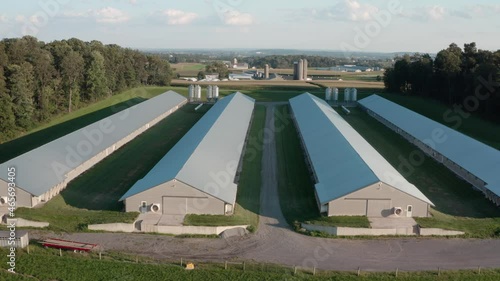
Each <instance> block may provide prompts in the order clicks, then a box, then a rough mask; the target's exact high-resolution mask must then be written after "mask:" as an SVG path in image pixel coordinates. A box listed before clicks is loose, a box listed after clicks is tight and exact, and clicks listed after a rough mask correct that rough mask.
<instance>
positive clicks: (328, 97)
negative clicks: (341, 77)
mask: <svg viewBox="0 0 500 281" xmlns="http://www.w3.org/2000/svg"><path fill="white" fill-rule="evenodd" d="M325 100H326V101H331V100H332V88H330V87H328V88H326V90H325Z"/></svg>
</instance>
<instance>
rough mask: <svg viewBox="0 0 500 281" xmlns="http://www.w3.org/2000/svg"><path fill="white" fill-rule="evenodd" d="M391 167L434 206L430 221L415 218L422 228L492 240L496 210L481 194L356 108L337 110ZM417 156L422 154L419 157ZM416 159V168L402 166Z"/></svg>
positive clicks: (497, 222) (498, 221) (499, 211)
mask: <svg viewBox="0 0 500 281" xmlns="http://www.w3.org/2000/svg"><path fill="white" fill-rule="evenodd" d="M338 112H339V114H341V115H342V116H343V117H344V118H345V120H346V121H347V122H348V123H349V124H350V125H351V126H353V127H354V129H356V130H357V131H358V132H359V133H360V134H361V135H362V136H363V138H365V139H366V140H367V141H368V142H369V143H370V144H371V145H372V146H373V147H374V148H375V149H376V150H377V151H378V152H379V153H380V154H381V155H382V156H383V157H384V158H385V159H386V160H387V161H389V163H390V164H391V165H393V166H394V167H395V168H396V169H397V170H398V171H399V172H400V173H401V174H402V175H403V176H404V177H405V178H406V179H407V180H408V181H409V182H411V183H413V184H414V185H415V186H417V188H419V189H420V190H421V191H422V192H423V193H424V194H425V195H426V196H427V197H428V198H429V199H430V200H431V201H432V202H433V203H434V204H435V205H436V207H435V208H434V209H431V213H432V214H433V215H434V217H433V218H419V219H417V222H418V223H420V224H421V226H422V227H436V228H445V229H452V230H461V231H465V232H466V233H467V235H469V236H470V237H477V238H487V237H496V236H497V235H498V229H499V228H500V219H498V217H500V209H499V208H497V207H496V206H494V204H492V203H491V202H490V201H488V200H486V199H485V198H484V196H483V195H482V193H480V192H478V191H475V190H474V189H472V188H471V185H470V184H468V183H466V182H465V181H463V180H461V179H460V178H458V177H457V176H455V174H453V173H452V172H451V171H449V170H448V169H447V168H446V167H445V166H443V165H441V164H439V163H438V162H436V161H434V160H433V159H431V158H429V157H427V156H423V155H424V154H423V153H421V152H420V150H419V149H418V148H416V147H415V146H413V145H412V144H410V143H409V142H407V141H406V140H405V139H404V138H403V137H401V136H399V135H398V134H397V133H395V132H393V131H392V130H390V129H388V128H387V127H386V126H384V125H383V124H381V123H380V122H378V121H377V120H375V119H373V118H371V117H370V116H369V115H368V114H366V113H365V112H363V111H362V110H360V109H352V110H351V114H349V115H345V114H344V113H343V112H342V111H338ZM418 155H422V158H420V157H419V156H418ZM411 157H414V159H418V160H419V162H420V163H419V165H408V164H405V163H412V161H413V162H415V161H414V160H411Z"/></svg>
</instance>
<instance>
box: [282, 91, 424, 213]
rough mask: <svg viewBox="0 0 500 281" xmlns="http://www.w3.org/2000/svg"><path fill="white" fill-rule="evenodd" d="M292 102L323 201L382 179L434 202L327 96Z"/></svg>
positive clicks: (304, 95) (403, 190) (301, 96)
mask: <svg viewBox="0 0 500 281" xmlns="http://www.w3.org/2000/svg"><path fill="white" fill-rule="evenodd" d="M290 105H291V107H292V110H293V114H294V116H295V120H296V122H297V126H298V129H299V131H300V133H301V135H302V137H303V140H304V145H305V148H306V150H307V153H308V155H309V157H310V159H311V162H312V166H313V169H314V171H315V174H316V177H317V179H318V182H317V183H316V184H315V188H316V193H317V195H318V198H319V201H320V204H326V203H328V202H330V201H332V200H335V199H337V198H340V197H342V196H345V195H348V194H350V193H353V192H355V191H357V190H360V189H362V188H364V187H367V186H369V185H372V184H375V183H378V182H384V183H386V184H388V185H390V186H392V187H394V188H396V189H399V190H401V191H402V192H405V193H407V194H409V195H411V196H413V197H416V198H418V199H420V200H422V201H424V202H427V203H429V204H432V202H431V201H430V200H429V199H428V198H427V197H426V196H425V195H424V194H423V193H422V192H421V191H420V190H419V189H418V188H416V187H415V186H414V185H413V184H411V183H409V182H408V181H407V180H406V179H405V178H404V177H403V176H402V175H401V174H399V172H398V171H397V170H396V169H395V168H394V167H392V166H391V165H390V164H389V162H387V160H385V158H384V157H382V155H380V154H379V153H378V152H377V151H376V150H375V149H374V148H373V147H372V146H371V145H370V144H369V143H368V142H367V141H366V140H365V139H364V138H363V137H361V135H360V134H359V133H358V132H357V131H356V130H354V128H352V127H351V126H350V125H349V124H348V123H347V122H346V121H345V120H344V119H343V118H342V117H341V116H340V115H339V114H338V113H337V112H336V111H335V110H334V109H333V108H332V107H331V106H330V105H328V104H327V103H326V102H325V101H324V100H322V99H320V98H318V97H315V96H313V95H311V94H309V93H306V94H303V95H300V96H298V97H295V98H293V99H291V100H290Z"/></svg>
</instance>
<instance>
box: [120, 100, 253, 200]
mask: <svg viewBox="0 0 500 281" xmlns="http://www.w3.org/2000/svg"><path fill="white" fill-rule="evenodd" d="M254 103H255V100H254V99H252V98H250V97H247V96H245V95H243V94H241V93H234V94H232V95H229V96H227V97H225V98H223V99H221V100H220V101H218V102H217V103H216V104H215V105H214V106H213V107H212V108H211V109H210V110H209V111H208V112H207V113H206V114H205V115H204V116H203V118H202V119H200V121H198V123H196V124H195V125H194V126H193V128H192V129H191V130H189V132H188V133H186V135H184V137H182V139H181V140H180V141H179V142H178V143H177V144H176V145H175V146H174V147H173V148H172V149H171V150H170V151H169V152H168V153H167V154H166V155H165V156H164V157H163V158H162V159H161V160H160V161H159V162H158V163H157V164H156V165H155V166H154V167H153V169H152V170H151V171H149V173H148V174H147V175H146V176H145V177H144V178H143V179H141V180H139V181H138V182H136V183H135V184H134V185H133V186H132V187H131V188H130V189H129V190H128V191H127V193H125V194H124V195H123V196H122V198H121V199H120V200H124V199H126V198H128V197H130V196H133V195H136V194H138V193H141V192H143V191H146V190H148V189H151V188H153V187H156V186H158V185H160V184H162V183H165V182H168V181H171V180H173V179H176V180H179V181H181V182H183V183H185V184H188V185H190V186H192V187H194V188H196V189H198V190H200V191H202V192H205V193H207V194H210V195H211V196H213V197H216V198H219V199H220V200H222V201H224V202H226V203H230V204H234V202H235V200H236V191H237V185H236V184H235V183H234V179H235V176H236V169H237V166H238V163H239V161H240V157H241V148H242V147H243V144H244V143H245V139H246V135H247V131H248V129H249V125H250V121H251V118H252V113H253V109H254Z"/></svg>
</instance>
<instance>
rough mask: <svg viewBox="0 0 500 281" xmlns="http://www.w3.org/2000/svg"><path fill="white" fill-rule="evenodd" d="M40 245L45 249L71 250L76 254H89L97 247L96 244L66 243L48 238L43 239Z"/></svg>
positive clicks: (66, 241)
mask: <svg viewBox="0 0 500 281" xmlns="http://www.w3.org/2000/svg"><path fill="white" fill-rule="evenodd" d="M42 245H43V246H45V247H51V248H56V249H63V250H71V251H74V252H75V253H76V252H81V253H82V252H90V251H92V250H93V249H94V248H96V247H97V244H90V243H83V242H76V241H68V240H62V239H56V238H49V239H45V240H44V241H43V242H42Z"/></svg>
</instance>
